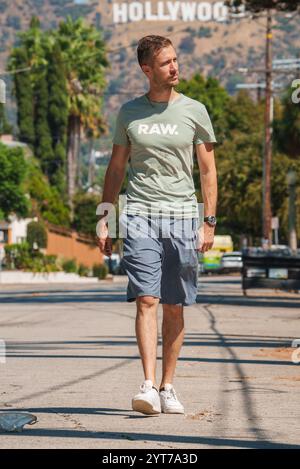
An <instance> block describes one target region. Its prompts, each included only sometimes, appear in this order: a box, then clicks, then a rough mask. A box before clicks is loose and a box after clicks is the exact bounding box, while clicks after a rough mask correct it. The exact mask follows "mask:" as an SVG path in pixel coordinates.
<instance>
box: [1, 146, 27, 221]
mask: <svg viewBox="0 0 300 469" xmlns="http://www.w3.org/2000/svg"><path fill="white" fill-rule="evenodd" d="M25 176H26V161H25V158H24V154H23V150H22V149H21V148H12V149H11V148H8V147H7V146H5V145H3V144H2V143H0V216H1V217H4V218H5V219H7V218H8V216H9V215H10V214H11V213H12V212H14V213H15V214H16V215H18V216H26V215H27V213H28V201H27V198H26V196H25V192H24V190H23V187H22V184H23V182H24V179H25Z"/></svg>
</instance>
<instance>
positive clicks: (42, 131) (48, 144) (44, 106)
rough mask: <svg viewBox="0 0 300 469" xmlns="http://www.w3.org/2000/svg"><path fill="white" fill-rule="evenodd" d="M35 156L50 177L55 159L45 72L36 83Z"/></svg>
mask: <svg viewBox="0 0 300 469" xmlns="http://www.w3.org/2000/svg"><path fill="white" fill-rule="evenodd" d="M35 100H36V103H38V104H37V105H36V106H35V109H36V111H35V156H37V158H38V159H39V160H40V161H41V168H42V170H43V172H44V174H46V175H47V176H48V179H50V177H51V175H52V168H51V166H52V165H51V163H52V161H53V149H52V136H51V133H50V128H49V124H48V106H49V95H48V83H47V80H46V75H45V73H43V74H42V75H41V77H40V79H39V81H38V82H37V83H36V85H35Z"/></svg>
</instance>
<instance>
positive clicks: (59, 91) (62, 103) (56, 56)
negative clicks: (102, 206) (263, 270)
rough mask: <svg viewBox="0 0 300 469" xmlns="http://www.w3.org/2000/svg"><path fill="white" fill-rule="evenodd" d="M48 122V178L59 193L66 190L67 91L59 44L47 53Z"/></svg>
mask: <svg viewBox="0 0 300 469" xmlns="http://www.w3.org/2000/svg"><path fill="white" fill-rule="evenodd" d="M47 58H48V63H49V65H48V76H47V80H48V86H49V99H48V106H49V107H48V122H49V127H50V130H51V135H52V146H53V160H52V161H51V162H49V170H48V177H49V181H50V183H52V184H54V185H55V186H56V187H57V188H58V190H59V192H60V193H61V194H63V193H64V192H65V190H66V177H65V173H66V152H67V127H68V109H69V102H68V91H67V80H66V71H65V66H64V62H63V60H62V56H61V50H60V46H59V44H57V43H55V44H54V46H53V50H51V51H50V52H49V53H48V57H47Z"/></svg>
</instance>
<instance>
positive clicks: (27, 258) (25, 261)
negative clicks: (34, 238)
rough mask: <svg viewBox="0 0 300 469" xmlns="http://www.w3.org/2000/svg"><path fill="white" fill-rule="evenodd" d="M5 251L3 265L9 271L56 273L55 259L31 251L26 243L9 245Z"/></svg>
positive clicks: (54, 257) (57, 269) (56, 264)
mask: <svg viewBox="0 0 300 469" xmlns="http://www.w3.org/2000/svg"><path fill="white" fill-rule="evenodd" d="M4 249H5V264H6V265H7V267H8V268H9V269H18V270H27V271H31V272H57V271H59V270H60V269H59V266H58V263H57V257H56V256H53V255H44V254H43V253H41V252H35V251H33V250H32V249H31V248H30V246H29V244H28V243H27V242H25V243H21V244H9V245H6V246H5V247H4Z"/></svg>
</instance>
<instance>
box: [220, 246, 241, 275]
mask: <svg viewBox="0 0 300 469" xmlns="http://www.w3.org/2000/svg"><path fill="white" fill-rule="evenodd" d="M242 267H243V260H242V253H241V252H240V251H232V252H226V253H224V254H223V256H222V258H221V271H222V273H225V272H241V270H242Z"/></svg>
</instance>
